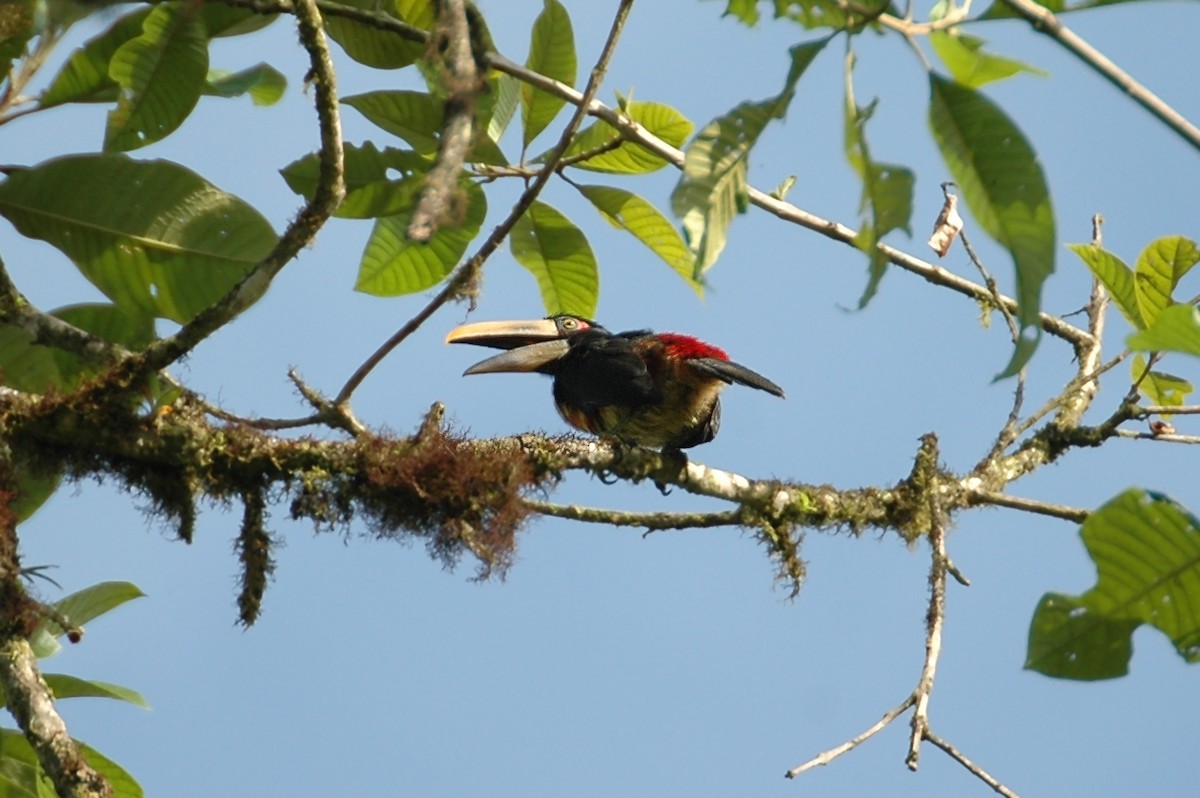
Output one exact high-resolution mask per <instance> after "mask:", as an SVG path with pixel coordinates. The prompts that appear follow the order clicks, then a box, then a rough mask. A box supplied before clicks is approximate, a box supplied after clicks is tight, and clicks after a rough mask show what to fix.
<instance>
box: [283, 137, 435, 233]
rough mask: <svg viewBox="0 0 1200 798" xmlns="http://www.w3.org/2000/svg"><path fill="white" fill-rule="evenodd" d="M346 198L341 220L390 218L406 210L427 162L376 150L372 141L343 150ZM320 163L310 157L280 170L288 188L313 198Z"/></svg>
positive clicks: (410, 154)
mask: <svg viewBox="0 0 1200 798" xmlns="http://www.w3.org/2000/svg"><path fill="white" fill-rule="evenodd" d="M344 155H345V170H346V199H345V200H343V201H342V204H341V205H340V206H339V207H338V209H337V213H336V215H337V216H339V217H342V218H344V219H372V218H376V217H379V216H393V215H395V214H397V213H400V212H402V211H405V210H408V209H409V208H410V207H411V206H412V203H413V200H414V199H415V198H416V195H417V192H418V191H420V190H421V185H422V183H423V182H424V177H425V172H426V171H428V169H429V165H430V162H429V160H428V159H427V158H424V157H423V156H420V155H417V154H416V153H414V152H410V151H409V150H397V149H393V148H391V147H385V148H384V149H383V150H382V151H380V150H378V149H376V147H375V145H374V144H373V143H371V142H369V141H368V142H366V143H365V144H363V145H361V146H358V145H354V144H347V145H345V147H344ZM320 167H321V160H320V157H319V156H318V155H316V154H315V153H314V154H309V155H305V156H304V157H303V158H301V159H299V160H297V161H293V162H292V163H290V164H288V165H287V166H285V167H284V168H283V169H281V170H280V171H279V173H280V174H281V175H283V179H284V180H285V181H286V182H287V184H288V187H289V188H290V189H291V190H292V191H295V192H296V193H297V194H301V195H303V196H304V197H305V198H306V199H312V196H313V194H314V193H315V192H316V190H317V182H318V180H319V179H320Z"/></svg>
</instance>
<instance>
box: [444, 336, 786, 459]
mask: <svg viewBox="0 0 1200 798" xmlns="http://www.w3.org/2000/svg"><path fill="white" fill-rule="evenodd" d="M446 343H454V344H476V345H479V346H488V347H493V348H495V349H504V350H507V351H505V352H503V353H501V354H499V355H496V356H494V357H489V358H487V359H486V360H482V361H480V362H478V363H476V364H475V365H473V366H471V367H470V368H468V369H467V370H466V371H465V372H463V376H467V375H471V374H491V373H498V372H537V373H540V374H546V375H549V376H551V377H553V378H554V386H553V393H554V404H555V406H556V407H557V408H558V412H559V415H561V416H562V418H563V420H564V421H566V422H567V424H569V425H571V426H572V427H574V428H576V429H579V430H582V431H584V432H588V433H591V434H593V435H598V436H600V437H602V438H609V439H615V440H617V441H619V442H622V443H626V444H632V445H636V446H643V447H646V448H651V449H669V450H677V449H688V448H691V447H693V446H699V445H700V444H702V443H708V442H709V441H711V440H712V439H713V438H714V437H716V434H717V430H718V428H719V427H720V424H721V401H720V398H719V394H720V393H721V391H722V390H723V389H724V388H725V386H726V385H729V384H732V383H735V382H736V383H738V384H740V385H747V386H749V387H751V388H757V389H758V390H760V391H766V392H767V393H770V394H773V395H775V396H778V397H780V398H782V397H783V389H782V388H780V387H779V386H778V385H776V384H775V383H774V382H771V380H769V379H767V378H766V377H764V376H763V375H761V374H759V373H758V372H756V371H752V370H751V369H748V368H746V367H745V366H743V365H740V364H738V363H735V362H733V361H732V360H730V359H729V355H727V354H726V353H725V351H724V350H722V349H720V348H718V347H716V346H713V345H712V344H707V343H705V342H703V341H701V340H699V339H698V338H693V337H692V336H690V335H681V334H679V333H670V332H668V333H654V332H651V331H650V330H631V331H629V332H620V333H612V332H609V331H608V330H607V329H605V328H604V327H602V326H601V325H599V324H597V323H596V322H594V321H591V320H590V319H585V318H582V317H580V316H572V315H567V314H558V315H554V316H549V317H547V318H544V319H536V320H528V321H484V322H474V323H471V324H464V325H461V326H459V327H455V328H454V329H453V330H451V331H450V333H449V334H448V335H447V336H446Z"/></svg>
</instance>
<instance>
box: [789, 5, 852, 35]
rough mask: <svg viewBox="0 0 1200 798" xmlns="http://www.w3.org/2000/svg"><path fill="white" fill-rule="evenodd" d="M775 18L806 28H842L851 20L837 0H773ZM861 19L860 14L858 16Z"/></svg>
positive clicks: (847, 25)
mask: <svg viewBox="0 0 1200 798" xmlns="http://www.w3.org/2000/svg"><path fill="white" fill-rule="evenodd" d="M775 18H776V19H781V18H783V19H790V20H792V21H793V22H798V23H800V24H801V25H803V26H804V27H805V28H806V29H808V30H813V29H815V28H833V29H835V30H839V31H840V30H843V29H845V28H847V27H849V23H850V21H851V19H850V17H849V16H848V15H847V13H846V11H845V8H844V6H843V5H842V4H840V3H838V2H837V0H775ZM858 18H859V19H861V14H860V16H859V17H858Z"/></svg>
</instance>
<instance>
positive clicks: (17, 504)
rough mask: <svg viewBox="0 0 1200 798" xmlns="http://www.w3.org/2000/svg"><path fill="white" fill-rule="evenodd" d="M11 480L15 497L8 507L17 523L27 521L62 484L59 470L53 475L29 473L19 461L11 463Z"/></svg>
mask: <svg viewBox="0 0 1200 798" xmlns="http://www.w3.org/2000/svg"><path fill="white" fill-rule="evenodd" d="M12 468H13V478H14V481H15V482H16V486H17V495H16V498H14V499H13V501H12V504H11V505H10V507H11V508H12V512H13V515H15V516H16V517H17V523H18V524H20V523H23V522H25V521H28V520H29V518H30V517H31V516H32V515H33V514H34V513H36V512H37V511H38V510H40V509H41V507H42V505H43V504H45V503H46V502H47V501H48V500H49V499H50V497H51V496H53V495H54V493H55V491H57V490H58V486H59V484H60V483H61V482H62V471H61V469H60V470H58V471H55V472H54V473H39V472H31V471H30V470H29V469H28V468H27V467H26V466H24V465H23V464H22V463H21V462H20V461H17V462H15V463H13V466H12Z"/></svg>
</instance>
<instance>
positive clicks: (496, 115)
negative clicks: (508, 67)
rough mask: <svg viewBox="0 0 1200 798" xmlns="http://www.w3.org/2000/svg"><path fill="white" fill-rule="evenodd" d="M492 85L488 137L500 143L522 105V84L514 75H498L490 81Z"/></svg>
mask: <svg viewBox="0 0 1200 798" xmlns="http://www.w3.org/2000/svg"><path fill="white" fill-rule="evenodd" d="M489 83H490V84H491V87H492V88H491V92H490V93H491V95H492V97H493V100H492V113H491V116H489V117H488V124H487V135H488V138H490V139H491V140H492V141H497V142H498V141H500V137H501V136H503V135H504V131H505V130H507V129H508V123H509V122H511V121H512V118H513V115H514V114H516V112H517V106H518V105H520V104H521V82H520V81H519V80H517V79H516V78H514V77H513V76H512V75H498V76H496V77H495V78H494V79H491V80H489Z"/></svg>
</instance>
